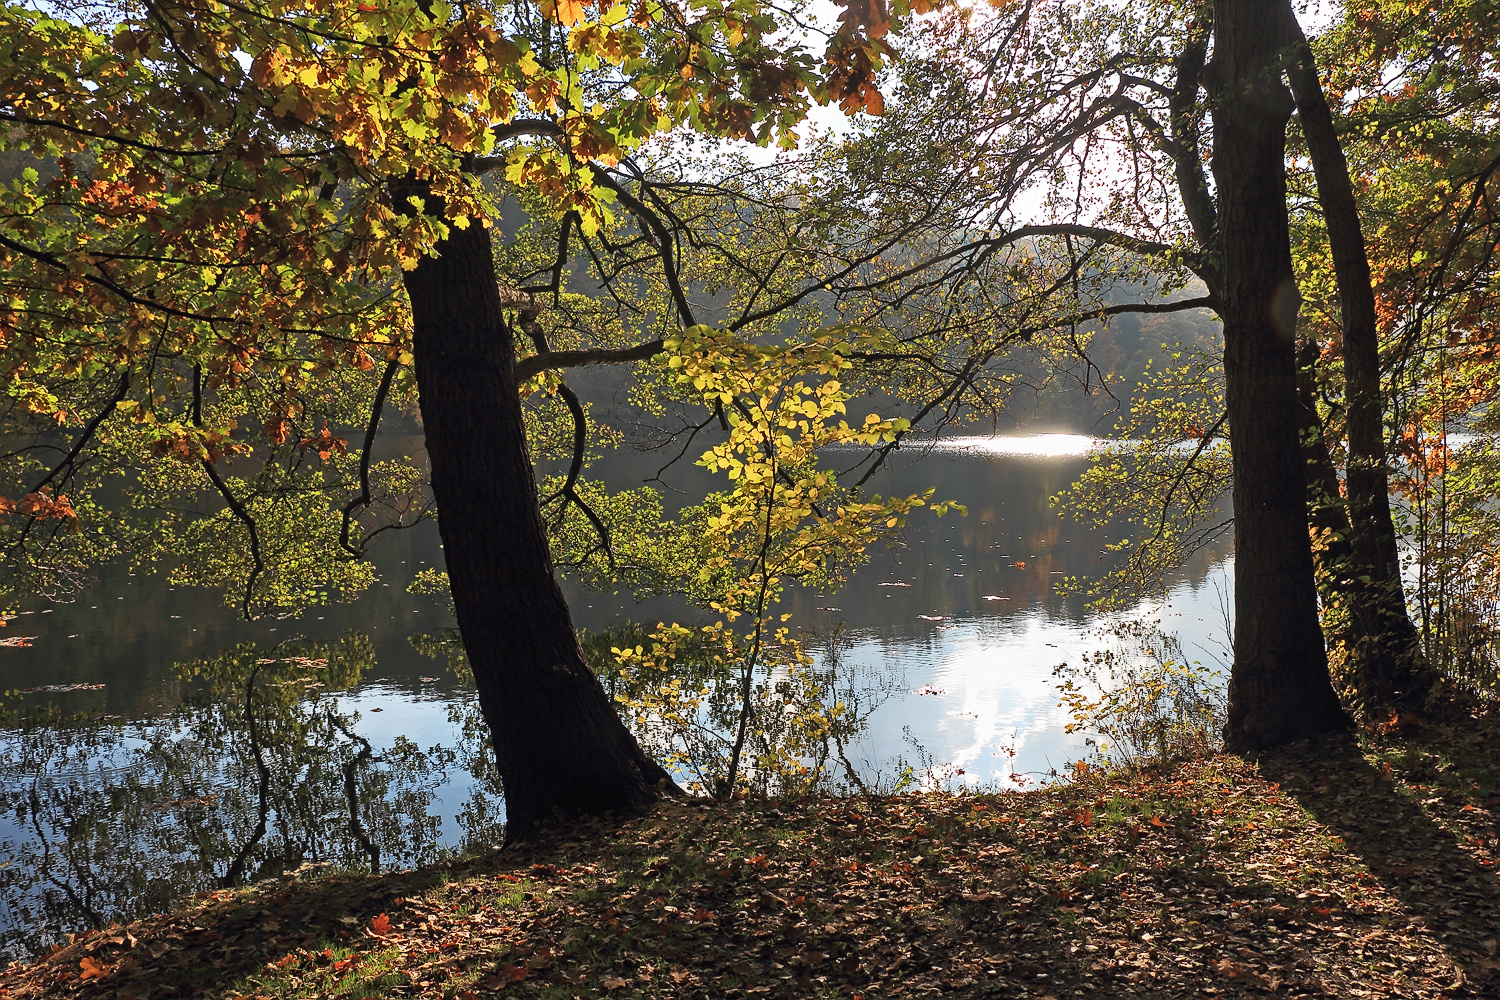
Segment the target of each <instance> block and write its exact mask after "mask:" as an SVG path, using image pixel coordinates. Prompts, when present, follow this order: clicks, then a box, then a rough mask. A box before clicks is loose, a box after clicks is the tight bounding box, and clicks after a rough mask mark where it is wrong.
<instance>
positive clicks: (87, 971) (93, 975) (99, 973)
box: [78, 955, 105, 979]
mask: <svg viewBox="0 0 1500 1000" xmlns="http://www.w3.org/2000/svg"><path fill="white" fill-rule="evenodd" d="M78 967H79V968H80V969H82V970H83V971H82V972H80V973H79V974H78V978H79V979H103V978H104V972H105V969H104V966H103V965H102V964H101V963H100V962H99V960H98V959H97V958H92V957H90V956H88V955H85V956H84V957H82V958H80V959H79V960H78Z"/></svg>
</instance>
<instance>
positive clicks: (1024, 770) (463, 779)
mask: <svg viewBox="0 0 1500 1000" xmlns="http://www.w3.org/2000/svg"><path fill="white" fill-rule="evenodd" d="M1096 446H1097V443H1096V442H1094V441H1093V439H1090V438H1086V437H1081V436H1077V435H1062V434H1057V435H1033V436H1030V437H1020V438H1017V437H1010V438H956V439H950V440H948V441H945V442H943V443H942V444H941V445H939V446H938V447H936V448H932V449H930V450H926V451H917V450H912V449H908V451H907V452H905V453H898V455H897V456H896V462H895V463H894V464H893V466H892V467H891V468H890V469H889V470H888V471H885V472H882V473H881V474H880V476H879V482H877V483H873V484H872V485H873V486H874V488H876V489H878V490H879V491H880V492H882V493H886V494H891V493H897V492H903V493H904V492H914V491H917V490H920V489H925V488H928V487H933V488H935V489H936V499H939V500H954V501H957V502H959V503H962V504H966V505H967V506H968V509H969V513H968V516H967V517H956V516H953V515H951V514H950V515H949V516H947V517H945V518H943V519H936V518H932V517H931V516H921V517H913V518H912V525H913V526H912V528H911V530H910V531H909V534H908V537H907V545H906V547H905V548H898V549H893V550H881V551H879V552H877V553H876V554H875V556H874V558H873V559H872V561H871V562H870V564H869V565H867V566H865V567H863V568H861V569H860V571H859V572H858V573H857V574H856V576H855V578H854V580H853V581H852V583H851V584H850V585H849V586H848V587H846V588H845V589H844V590H842V591H840V592H838V593H835V594H819V593H815V592H809V591H803V592H796V593H793V594H791V595H790V596H789V599H788V602H787V604H788V606H787V607H786V608H785V610H788V611H792V612H795V614H796V619H795V620H796V621H798V622H801V623H803V624H805V625H808V626H812V627H814V628H816V629H817V630H818V631H819V632H820V633H821V634H824V635H827V634H831V633H834V632H836V633H837V634H838V636H839V637H840V638H839V641H838V645H837V654H836V655H837V656H838V657H839V663H840V666H841V669H842V670H843V671H845V672H846V673H847V674H848V675H849V676H851V677H855V678H858V679H859V680H860V681H861V682H863V683H864V684H865V685H866V687H868V688H869V689H872V690H878V691H880V692H882V693H881V694H880V695H879V697H878V698H877V700H878V702H879V703H878V707H875V708H874V709H873V711H872V712H871V714H870V718H869V725H868V726H867V728H866V730H865V733H864V736H863V737H862V739H861V740H860V741H859V742H858V744H857V745H855V746H853V747H851V748H850V752H849V754H848V756H849V757H850V759H851V761H852V762H853V763H854V764H855V766H856V767H857V768H858V769H859V771H860V772H861V773H862V775H863V777H864V778H865V779H866V780H871V779H874V780H886V781H888V780H889V779H890V778H891V777H892V776H893V775H894V774H895V773H896V769H897V768H898V767H902V766H905V765H916V767H917V769H918V775H919V778H921V779H923V780H931V781H949V782H957V783H968V784H971V785H991V784H999V785H1010V786H1013V785H1015V784H1017V783H1021V784H1024V783H1026V782H1028V781H1033V780H1038V779H1041V778H1043V777H1044V776H1045V775H1046V773H1047V772H1049V771H1050V770H1051V769H1052V768H1053V767H1054V766H1056V767H1061V766H1063V765H1065V764H1066V763H1068V762H1070V761H1072V760H1075V759H1077V758H1078V757H1079V756H1080V754H1081V753H1082V751H1083V747H1082V741H1081V737H1079V736H1077V735H1069V734H1067V733H1065V732H1064V725H1065V722H1066V719H1065V718H1064V716H1063V713H1062V710H1061V709H1059V708H1058V707H1057V695H1056V691H1055V688H1054V683H1055V682H1054V678H1053V676H1052V670H1053V668H1054V667H1055V666H1056V665H1058V664H1059V663H1062V662H1065V661H1072V662H1077V658H1078V657H1079V656H1080V655H1081V654H1083V653H1085V652H1088V651H1091V650H1094V649H1098V648H1101V647H1102V646H1103V645H1104V640H1103V638H1102V637H1101V636H1100V634H1099V630H1100V628H1101V627H1102V626H1104V625H1106V624H1108V621H1107V620H1105V619H1100V618H1098V617H1097V616H1091V615H1090V614H1089V613H1088V612H1087V611H1086V609H1085V608H1084V606H1083V603H1082V602H1081V601H1080V600H1078V599H1076V598H1065V597H1062V596H1060V595H1059V594H1058V593H1057V590H1056V585H1057V582H1058V581H1059V580H1061V579H1062V578H1063V577H1065V576H1090V575H1098V574H1099V573H1100V572H1101V571H1102V570H1103V568H1104V566H1105V562H1104V560H1105V553H1104V551H1103V550H1104V547H1105V544H1106V542H1107V541H1109V540H1110V539H1106V538H1104V537H1102V536H1101V535H1099V534H1097V533H1094V532H1090V531H1088V530H1086V529H1083V528H1081V527H1078V526H1076V525H1072V524H1069V523H1068V522H1066V521H1064V520H1061V519H1060V518H1059V517H1058V516H1057V515H1056V514H1055V513H1054V512H1052V511H1051V510H1050V509H1049V507H1048V500H1047V498H1048V497H1049V496H1051V495H1053V494H1055V493H1056V492H1058V491H1059V490H1061V489H1062V488H1063V487H1065V486H1066V485H1067V484H1068V483H1069V482H1070V481H1071V480H1072V479H1073V478H1074V477H1075V476H1076V475H1077V474H1078V472H1079V471H1081V469H1082V468H1083V467H1084V464H1085V462H1086V455H1087V453H1088V451H1089V450H1090V449H1091V448H1092V447H1096ZM918 459H920V460H918ZM656 464H658V463H655V462H652V461H649V460H641V459H638V458H631V457H624V458H619V459H612V460H611V461H610V463H608V464H606V466H605V469H604V475H605V476H606V478H607V479H609V480H610V481H611V482H613V483H614V484H615V485H617V486H627V485H634V484H635V483H638V482H639V481H640V480H641V479H643V478H644V477H645V476H647V475H650V474H651V472H652V471H654V468H655V465H656ZM643 469H645V470H647V471H645V472H644V473H643V472H642V471H641V470H643ZM683 475H684V476H686V477H688V478H692V477H694V476H696V475H698V473H696V472H693V471H691V470H688V471H686V472H684V473H683ZM375 555H376V564H377V567H378V571H379V575H380V578H379V581H378V582H377V583H376V584H375V586H374V587H373V588H371V590H370V591H369V592H367V593H366V594H365V595H364V596H363V597H361V598H360V600H358V601H357V602H354V603H352V604H345V605H332V606H329V607H323V608H317V609H313V610H310V611H309V612H308V613H307V614H305V615H303V616H301V617H300V618H297V619H283V620H279V621H262V622H254V623H247V622H243V621H240V620H239V619H238V618H236V617H235V614H234V612H233V610H232V609H230V608H228V607H226V606H225V605H224V604H223V603H222V601H221V599H220V597H219V596H218V595H217V594H214V593H210V592H205V591H200V590H192V589H182V588H172V587H169V586H167V585H166V584H165V582H164V581H162V580H160V579H157V578H151V577H144V576H131V575H129V574H128V573H124V572H117V573H112V574H109V575H106V576H105V577H104V578H103V579H102V580H100V582H99V583H98V585H97V586H96V587H94V588H93V589H92V590H90V591H88V592H86V593H84V594H83V595H82V596H81V597H80V599H78V600H77V601H75V602H73V603H71V604H65V605H51V604H45V603H41V602H36V603H32V604H28V605H26V606H24V607H23V609H22V613H21V615H20V617H18V618H17V619H16V620H14V621H12V622H11V623H10V626H9V627H8V628H7V629H6V632H5V635H7V636H14V635H24V636H34V637H35V638H34V639H33V640H32V645H31V646H29V647H25V648H4V649H0V689H18V690H25V689H39V688H49V687H50V688H53V690H33V691H32V692H31V693H29V694H25V695H23V696H22V697H23V698H24V699H26V701H27V704H28V705H29V706H32V705H34V706H37V707H42V706H47V707H49V708H51V709H53V710H55V712H56V713H57V715H56V717H57V722H56V724H53V725H46V726H32V727H29V728H28V729H27V730H26V731H24V732H22V731H11V732H7V733H0V740H3V741H4V748H3V754H0V813H3V814H0V950H5V951H8V952H11V953H23V952H25V951H27V950H30V949H35V948H37V947H39V946H40V945H42V944H43V943H45V942H46V941H48V940H52V939H55V938H56V937H57V936H58V935H60V934H61V933H63V932H65V931H69V930H74V929H78V928H80V927H82V926H87V925H88V924H90V923H95V922H102V921H108V920H111V919H115V918H117V917H127V916H134V915H138V914H140V913H143V912H150V911H153V910H158V909H161V908H163V907H164V906H166V905H167V903H168V902H169V901H170V900H171V899H172V898H174V897H176V896H178V895H181V894H183V893H186V892H191V891H197V890H201V889H205V888H212V887H213V886H215V885H216V884H218V882H219V881H221V880H223V879H225V878H226V877H239V876H243V877H264V876H271V875H276V874H280V873H282V872H285V871H289V870H295V869H297V868H298V867H300V866H303V865H307V864H339V865H358V866H362V867H371V866H378V867H382V868H390V867H406V866H409V865H412V864H417V863H422V862H426V861H430V860H433V859H435V858H437V857H439V856H441V855H442V854H443V853H444V852H451V851H455V850H462V849H472V848H476V847H481V846H483V845H485V844H488V843H492V842H494V840H495V839H496V838H497V837H498V836H499V831H500V826H499V824H500V823H501V821H502V820H503V812H502V810H501V808H500V803H499V798H498V794H497V792H498V790H497V789H496V788H495V787H494V786H493V783H492V782H491V781H490V780H489V770H488V768H487V766H486V762H485V759H484V752H483V730H482V727H481V726H479V725H478V720H477V718H476V713H475V708H474V706H473V702H472V694H471V692H470V691H469V690H467V689H465V688H463V687H461V686H460V685H459V684H457V683H456V682H455V681H454V679H453V678H452V676H451V675H450V674H449V673H448V670H447V668H446V665H445V664H444V663H443V662H441V661H438V660H434V659H430V658H427V657H424V656H422V655H421V654H419V653H418V652H417V651H416V650H415V649H414V648H413V646H412V644H411V643H410V642H409V641H408V637H409V636H411V635H412V634H414V633H422V632H426V633H432V632H437V631H440V630H441V629H443V628H446V627H449V626H451V625H452V621H451V619H450V618H449V616H448V613H447V610H446V608H445V606H444V604H443V603H442V602H439V601H437V600H434V599H431V598H428V597H423V596H416V595H412V594H409V593H407V592H406V586H407V584H408V583H409V582H410V581H411V579H412V577H413V576H414V575H415V574H416V573H417V572H418V571H420V570H422V569H425V568H428V567H433V566H441V564H442V549H441V547H440V545H439V543H438V538H437V532H436V529H435V527H434V526H431V525H426V526H423V527H421V528H419V529H416V530H413V531H410V532H406V533H404V534H401V535H399V536H397V537H395V538H389V539H387V540H384V541H383V542H382V543H381V545H380V546H379V548H378V551H377V552H376V554H375ZM1227 586H1228V562H1227V544H1225V545H1224V547H1223V548H1221V549H1220V550H1219V551H1216V552H1210V553H1204V554H1202V556H1201V557H1200V559H1199V560H1198V562H1197V564H1196V565H1195V566H1193V567H1190V569H1189V572H1187V573H1185V574H1184V576H1183V579H1182V580H1181V582H1180V583H1179V584H1178V585H1177V586H1176V587H1175V588H1174V589H1173V590H1172V592H1171V593H1170V594H1169V596H1168V599H1167V600H1166V601H1165V602H1163V603H1161V604H1159V605H1155V604H1154V605H1152V606H1149V607H1138V608H1135V609H1132V611H1131V612H1130V614H1132V615H1133V616H1140V615H1159V616H1161V617H1162V620H1163V625H1164V626H1165V627H1166V628H1167V629H1168V630H1169V631H1175V632H1178V633H1179V634H1180V635H1181V637H1182V639H1183V642H1184V646H1185V648H1186V649H1187V651H1188V653H1189V654H1190V655H1200V654H1201V656H1202V657H1203V658H1205V659H1207V658H1208V657H1209V656H1210V655H1212V654H1214V653H1216V652H1218V651H1219V650H1221V648H1222V646H1221V642H1222V639H1223V625H1222V622H1223V614H1222V611H1221V607H1222V606H1223V603H1224V602H1225V601H1226V600H1227V599H1228V596H1229V595H1228V592H1227ZM566 589H567V592H568V596H569V599H570V601H571V602H572V606H573V608H574V614H575V620H576V623H577V624H578V625H579V626H580V627H582V628H588V629H594V630H598V629H602V628H604V627H607V626H609V625H611V624H617V623H620V622H623V621H639V622H645V623H654V622H655V621H657V620H662V619H665V620H673V619H676V620H681V619H682V618H683V617H684V615H689V620H692V619H691V615H690V613H689V612H685V611H684V610H683V609H682V607H681V606H680V605H676V604H673V603H672V602H668V601H665V600H662V601H654V602H650V603H649V604H647V605H645V606H637V605H634V604H633V603H631V602H629V601H628V600H626V599H622V598H621V597H619V596H617V595H610V594H601V593H597V592H588V591H583V590H581V589H579V588H577V587H575V586H572V585H571V584H569V585H567V586H566ZM350 630H353V631H355V632H357V633H360V634H362V635H364V636H367V637H368V643H363V642H358V641H356V642H352V643H348V644H346V645H344V646H342V647H339V648H338V649H336V650H335V651H334V655H332V656H331V657H330V659H329V663H328V664H327V665H321V664H315V663H306V662H303V661H279V662H276V663H269V664H268V663H264V662H261V661H265V660H268V659H277V658H278V657H279V656H280V653H278V651H277V650H276V648H275V647H276V646H277V644H278V643H283V642H285V641H287V640H290V639H293V638H296V637H301V638H303V639H305V640H309V641H313V642H322V643H331V642H335V641H336V640H338V638H339V637H340V636H341V635H343V634H344V633H345V632H347V631H350ZM244 643H254V644H256V645H255V647H254V649H253V650H252V649H250V648H249V647H246V648H245V650H244V651H242V652H241V653H240V654H239V655H238V656H237V657H233V656H231V657H223V656H221V654H223V653H224V652H225V651H229V650H233V649H234V648H235V647H237V646H238V645H239V644H244ZM281 652H285V650H284V649H283V650H282V651H281ZM216 656H218V657H220V659H219V661H218V662H217V665H216V666H213V667H211V668H209V669H208V670H206V671H200V673H199V674H197V675H194V674H192V672H191V671H189V670H184V669H183V668H182V666H181V665H182V664H184V663H188V662H191V661H194V660H206V659H211V658H214V657H216ZM75 685H79V686H82V687H78V688H73V689H71V690H56V689H57V688H64V689H67V688H71V687H72V686H75ZM248 686H256V689H257V691H259V692H260V694H259V695H258V697H259V698H265V697H267V694H266V692H272V693H275V694H276V697H275V699H273V704H271V705H270V706H269V707H261V708H260V709H259V713H260V717H259V718H256V719H247V718H246V714H247V713H246V710H245V703H244V698H243V692H244V691H245V690H246V689H247V687H248ZM283 694H284V696H282V695H283ZM255 704H256V705H259V704H260V702H259V701H257V702H256V703H255ZM351 816H353V817H356V820H355V821H354V822H351ZM263 818H264V824H262V822H261V821H262V819H263Z"/></svg>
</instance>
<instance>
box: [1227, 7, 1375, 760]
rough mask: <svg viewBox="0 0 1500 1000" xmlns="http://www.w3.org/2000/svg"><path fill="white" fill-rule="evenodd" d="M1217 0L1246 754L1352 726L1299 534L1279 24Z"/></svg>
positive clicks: (1238, 640) (1239, 690)
mask: <svg viewBox="0 0 1500 1000" xmlns="http://www.w3.org/2000/svg"><path fill="white" fill-rule="evenodd" d="M1267 14H1268V11H1267V9H1266V5H1265V4H1264V3H1259V2H1250V0H1216V2H1215V3H1214V57H1213V62H1212V64H1211V66H1210V67H1209V74H1210V80H1211V81H1212V89H1213V91H1214V94H1213V103H1212V109H1213V111H1212V113H1213V120H1214V140H1213V162H1212V169H1213V175H1214V181H1215V183H1216V186H1217V188H1218V192H1217V193H1218V210H1219V217H1218V222H1219V247H1220V251H1221V257H1222V263H1223V309H1222V313H1221V315H1222V317H1223V320H1224V374H1225V379H1226V393H1227V403H1228V411H1229V424H1230V428H1231V448H1232V457H1233V464H1234V536H1235V545H1234V551H1235V563H1234V574H1235V595H1234V604H1235V607H1234V610H1235V631H1234V666H1233V668H1232V670H1231V672H1230V679H1229V706H1228V721H1227V722H1226V724H1225V728H1224V744H1225V748H1226V749H1227V750H1229V751H1231V752H1234V753H1245V752H1250V751H1255V750H1260V749H1263V748H1265V747H1270V746H1275V745H1277V744H1280V743H1285V742H1289V741H1291V740H1296V739H1300V738H1302V737H1306V736H1312V735H1315V734H1317V733H1322V732H1328V731H1330V730H1335V729H1342V728H1345V727H1347V726H1348V725H1349V719H1348V716H1347V715H1345V713H1344V711H1343V709H1342V708H1341V707H1340V705H1339V702H1338V698H1337V697H1336V696H1335V695H1334V692H1333V686H1332V684H1331V683H1330V682H1329V677H1328V661H1327V658H1326V656H1325V653H1324V649H1323V634H1322V630H1321V628H1320V626H1319V623H1318V612H1317V592H1316V588H1315V585H1314V582H1313V565H1312V553H1311V550H1310V548H1309V546H1308V537H1307V507H1306V485H1305V484H1306V479H1305V475H1304V470H1303V464H1302V460H1301V448H1300V444H1299V441H1298V409H1297V392H1296V378H1297V372H1296V360H1295V353H1296V352H1295V344H1294V339H1293V338H1294V333H1295V330H1296V322H1297V311H1298V308H1299V307H1300V305H1301V296H1300V295H1299V293H1298V291H1297V283H1296V280H1295V278H1294V276H1293V273H1292V256H1291V242H1290V238H1289V234H1288V228H1287V207H1286V164H1285V160H1284V156H1285V152H1286V125H1287V122H1288V120H1289V119H1290V117H1291V112H1292V97H1291V95H1290V94H1289V93H1288V92H1287V90H1286V87H1285V85H1284V84H1282V82H1281V74H1280V68H1279V67H1278V65H1277V57H1278V55H1279V53H1280V49H1281V46H1280V32H1279V30H1278V21H1277V20H1276V19H1275V18H1272V17H1268V16H1267Z"/></svg>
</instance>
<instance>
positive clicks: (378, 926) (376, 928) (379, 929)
mask: <svg viewBox="0 0 1500 1000" xmlns="http://www.w3.org/2000/svg"><path fill="white" fill-rule="evenodd" d="M370 932H371V933H373V934H375V935H376V936H377V937H384V936H385V935H387V934H389V933H390V932H391V918H390V917H388V916H386V915H385V914H384V913H382V914H381V915H380V916H378V917H374V918H372V919H371V920H370Z"/></svg>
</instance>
